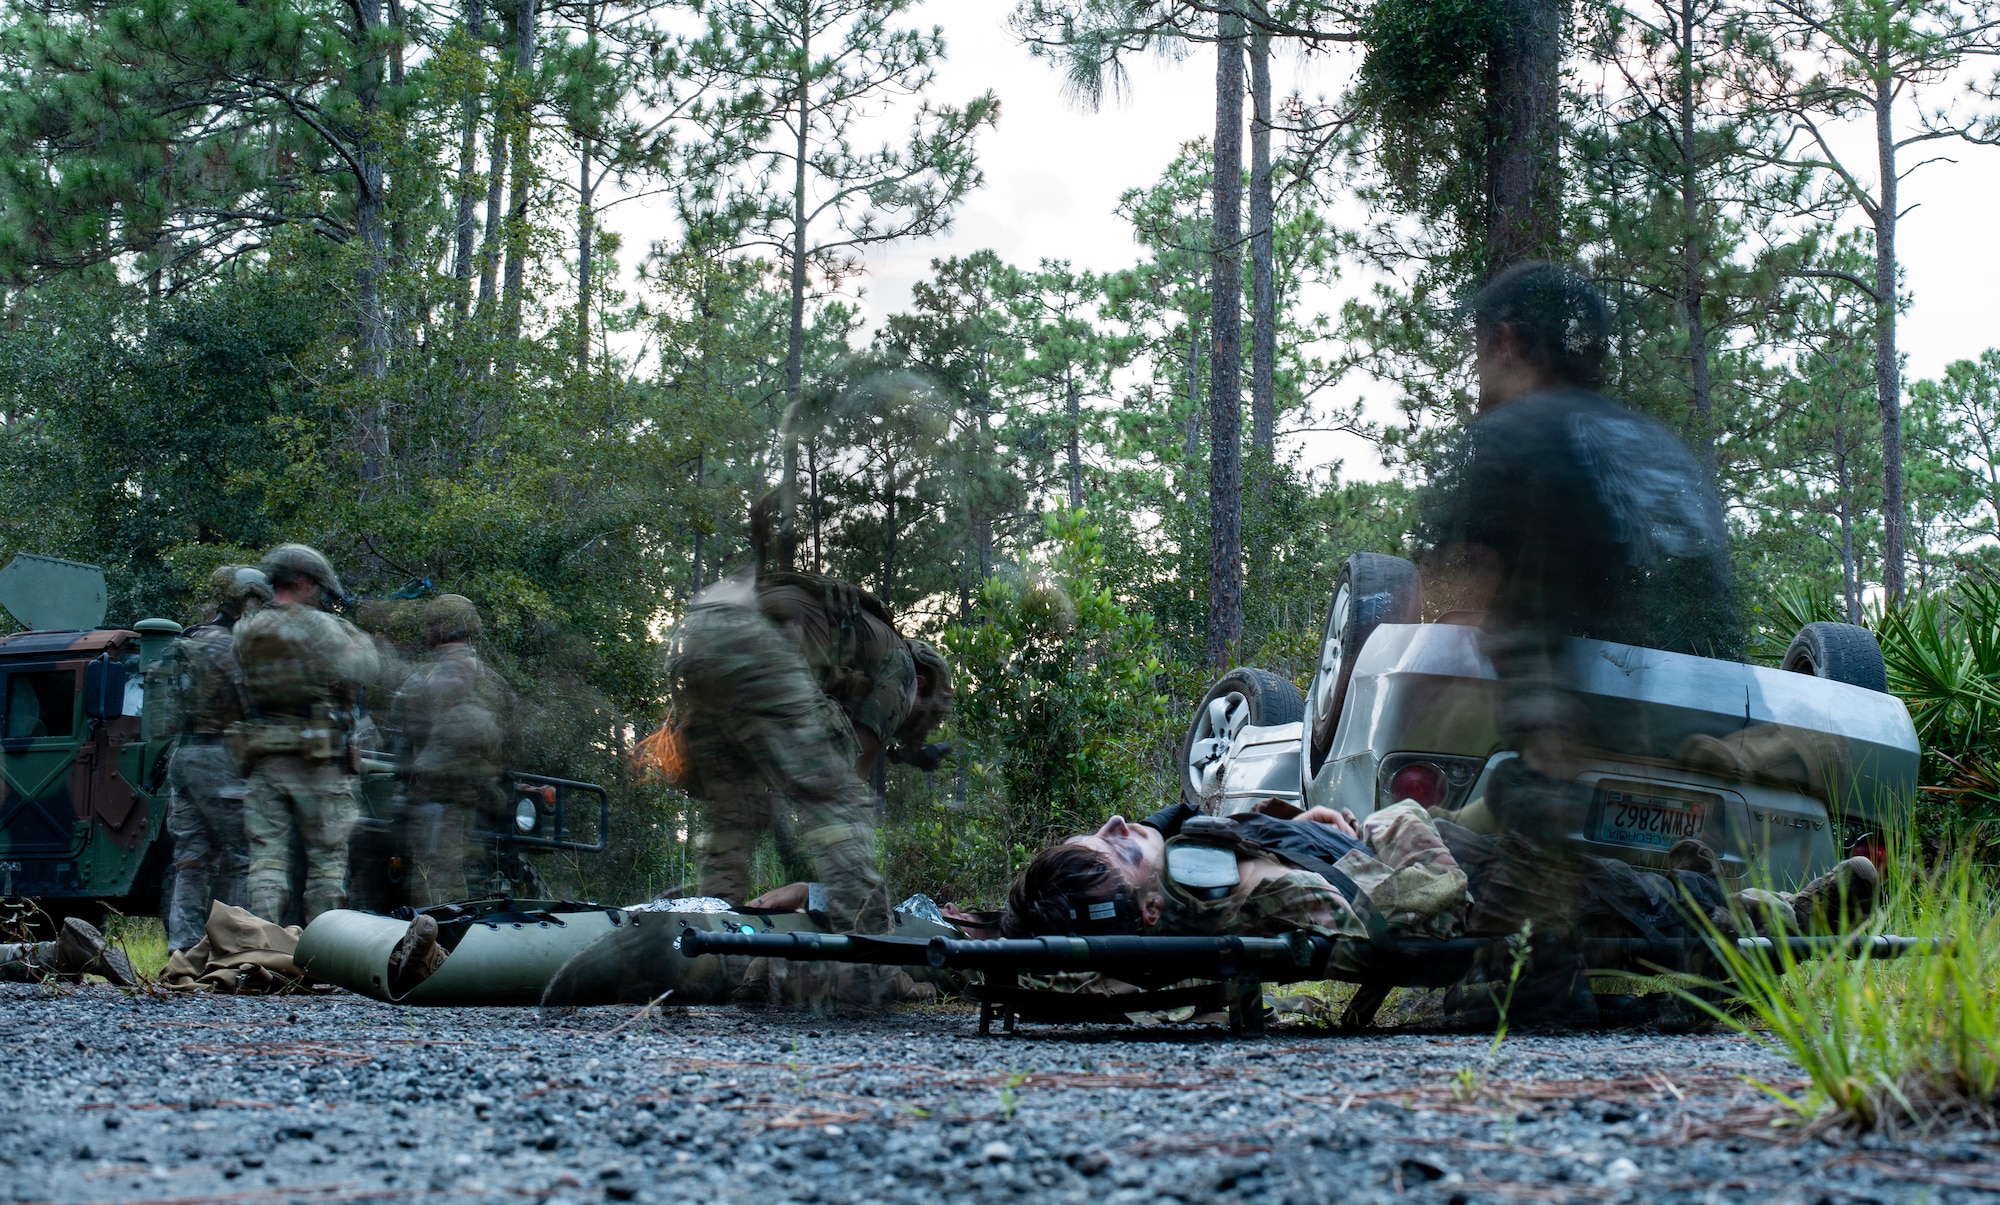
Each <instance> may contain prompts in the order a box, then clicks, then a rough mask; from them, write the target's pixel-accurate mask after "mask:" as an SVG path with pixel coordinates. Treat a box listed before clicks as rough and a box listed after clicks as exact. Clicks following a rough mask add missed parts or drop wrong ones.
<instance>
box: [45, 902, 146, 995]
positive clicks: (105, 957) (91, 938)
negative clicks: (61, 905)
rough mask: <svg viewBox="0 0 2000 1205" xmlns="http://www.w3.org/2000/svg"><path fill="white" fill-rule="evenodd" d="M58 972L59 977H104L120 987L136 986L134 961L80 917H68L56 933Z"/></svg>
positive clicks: (56, 966)
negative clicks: (133, 968)
mask: <svg viewBox="0 0 2000 1205" xmlns="http://www.w3.org/2000/svg"><path fill="white" fill-rule="evenodd" d="M55 947H56V950H55V953H56V965H55V968H54V969H55V971H56V973H57V974H60V975H102V976H104V978H105V979H107V980H109V981H110V982H112V983H114V984H116V985H117V986H119V987H137V986H138V985H139V976H138V975H137V974H135V973H133V970H132V960H131V959H129V958H127V957H125V951H123V950H121V949H119V948H118V947H116V946H114V945H112V944H111V943H110V942H108V941H106V940H104V934H102V933H100V932H98V930H97V926H96V925H93V924H91V923H90V922H89V921H87V920H84V919H83V918H82V917H80V916H66V917H64V918H63V923H62V927H61V928H60V929H59V930H57V932H56V941H55Z"/></svg>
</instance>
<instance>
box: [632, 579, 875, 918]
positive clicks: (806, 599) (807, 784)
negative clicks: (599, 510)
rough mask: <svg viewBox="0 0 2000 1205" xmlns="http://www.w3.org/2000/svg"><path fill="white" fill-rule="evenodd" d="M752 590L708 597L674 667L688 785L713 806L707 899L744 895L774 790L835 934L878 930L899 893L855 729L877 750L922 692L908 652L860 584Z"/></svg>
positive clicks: (722, 587)
mask: <svg viewBox="0 0 2000 1205" xmlns="http://www.w3.org/2000/svg"><path fill="white" fill-rule="evenodd" d="M754 589H755V594H754V595H753V594H752V590H753V587H752V586H751V585H750V584H749V583H748V582H744V581H741V580H736V581H730V582H724V583H719V584H718V585H717V586H714V587H711V588H710V589H709V590H707V591H704V592H703V594H702V595H701V596H700V597H698V598H696V600H695V602H694V605H693V606H691V607H690V608H689V609H688V613H687V615H686V616H685V617H683V618H682V620H681V622H680V624H679V627H678V630H677V632H676V633H675V643H676V650H677V651H676V652H675V653H674V655H673V657H672V658H671V660H670V662H669V664H668V684H669V690H670V691H671V693H672V701H673V706H674V714H675V716H676V718H677V720H678V722H679V723H680V725H681V737H682V742H683V747H684V749H685V753H686V758H687V765H688V771H687V781H686V783H685V786H686V787H687V790H688V792H689V794H691V795H693V796H694V797H695V798H696V799H698V800H700V801H701V802H702V804H703V806H704V812H705V816H704V820H705V823H704V832H703V835H702V841H701V868H702V869H701V890H702V893H703V894H704V895H713V896H718V897H721V898H723V899H727V900H731V901H733V902H740V901H742V899H743V898H744V897H745V896H746V895H747V894H748V892H749V888H750V873H749V872H750V859H751V855H752V854H753V853H754V852H755V851H756V848H757V844H758V842H759V840H760V839H761V838H762V837H763V835H764V834H765V833H766V832H768V831H770V830H771V828H772V826H773V816H774V813H773V796H774V794H775V795H777V796H778V797H780V798H781V799H782V800H783V801H784V802H783V804H782V805H781V806H784V805H790V806H795V807H796V808H797V810H798V815H799V818H800V828H801V830H802V834H801V835H802V836H803V837H804V840H805V843H806V847H807V850H808V852H809V853H810V855H811V856H812V858H813V861H814V863H815V864H816V867H817V871H818V876H819V880H820V881H821V882H822V883H823V884H825V886H826V889H827V900H828V917H829V919H830V920H831V921H832V923H833V924H834V926H835V927H836V928H841V929H845V928H855V929H862V930H876V929H880V928H881V927H883V926H885V925H886V924H887V922H888V909H889V899H888V892H887V888H886V886H885V885H884V883H883V879H882V872H881V869H880V866H879V865H878V863H877V859H876V848H875V803H874V797H873V795H872V793H871V792H870V791H869V789H868V786H867V785H866V784H865V783H864V782H863V781H862V780H861V777H860V773H859V767H858V763H859V762H860V760H861V755H862V751H863V746H862V737H861V736H860V735H859V734H857V732H856V725H857V722H859V724H860V725H861V726H862V727H864V728H865V729H867V730H868V736H869V737H871V738H873V739H875V740H876V742H877V744H878V747H879V744H880V743H881V742H884V741H886V740H888V739H889V738H890V737H892V736H893V735H894V734H895V732H896V731H897V729H898V728H899V727H900V726H901V725H902V722H903V720H904V719H905V718H906V717H907V715H908V714H909V711H910V707H911V705H912V703H913V702H914V693H915V672H914V668H913V666H912V662H911V660H910V656H909V651H908V650H907V649H906V648H904V647H903V646H902V641H901V639H900V638H899V637H897V636H896V634H895V629H894V628H893V627H890V626H889V624H888V623H887V618H886V614H885V613H882V612H881V610H880V606H881V605H880V604H879V603H876V602H875V601H874V600H873V599H872V598H868V597H867V596H866V595H864V594H863V592H861V591H859V590H856V589H854V588H853V587H851V586H845V585H843V584H841V583H838V582H831V581H827V580H826V579H823V578H805V577H802V576H799V575H790V574H785V575H775V576H774V577H773V578H767V579H762V580H760V581H759V582H758V584H757V586H756V587H754ZM774 616H775V618H774ZM780 624H782V625H783V626H782V627H781V626H780Z"/></svg>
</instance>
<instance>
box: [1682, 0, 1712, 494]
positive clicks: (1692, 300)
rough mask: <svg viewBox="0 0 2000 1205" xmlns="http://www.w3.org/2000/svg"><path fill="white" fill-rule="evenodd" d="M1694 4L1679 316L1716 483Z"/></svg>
mask: <svg viewBox="0 0 2000 1205" xmlns="http://www.w3.org/2000/svg"><path fill="white" fill-rule="evenodd" d="M1694 22H1695V0H1681V30H1680V36H1681V39H1682V43H1681V45H1680V47H1679V51H1680V56H1681V78H1680V90H1679V91H1680V95H1679V97H1678V98H1677V99H1678V102H1679V108H1680V113H1679V115H1678V116H1679V124H1680V131H1679V135H1680V137H1679V142H1680V148H1679V150H1680V160H1681V161H1680V171H1681V315H1682V321H1683V322H1684V323H1685V324H1686V326H1687V341H1688V380H1689V382H1690V385H1691V387H1692V390H1693V394H1694V398H1693V401H1694V417H1695V435H1696V438H1697V440H1698V441H1699V447H1700V451H1701V461H1702V466H1703V467H1704V468H1706V469H1707V470H1708V479H1709V480H1710V481H1714V480H1715V479H1716V461H1715V400H1714V386H1713V384H1712V383H1711V381H1710V379H1709V363H1708V323H1707V321H1706V320H1705V319H1704V317H1703V316H1702V302H1703V300H1704V299H1705V298H1706V296H1707V293H1708V282H1707V281H1706V280H1705V279H1704V278H1703V276H1702V263H1701V260H1702V247H1703V244H1704V243H1705V242H1706V240H1705V239H1704V237H1703V230H1702V213H1701V204H1702V195H1701V177H1700V171H1699V166H1700V165H1699V162H1698V160H1697V159H1696V157H1695V136H1696V129H1695V109H1694V100H1695V97H1694V56H1695V35H1694Z"/></svg>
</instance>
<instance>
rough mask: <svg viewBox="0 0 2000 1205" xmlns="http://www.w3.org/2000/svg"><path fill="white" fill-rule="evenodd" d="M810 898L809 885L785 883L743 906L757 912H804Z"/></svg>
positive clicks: (747, 901) (744, 903)
mask: <svg viewBox="0 0 2000 1205" xmlns="http://www.w3.org/2000/svg"><path fill="white" fill-rule="evenodd" d="M811 898H812V884H811V883H787V884H785V885H784V886H783V887H774V888H772V889H771V890H769V891H766V892H765V893H764V894H762V895H760V896H758V897H757V898H756V899H754V900H745V901H744V902H743V906H744V907H745V908H752V909H755V910H756V911H758V912H804V911H805V910H806V902H807V901H808V900H809V899H811Z"/></svg>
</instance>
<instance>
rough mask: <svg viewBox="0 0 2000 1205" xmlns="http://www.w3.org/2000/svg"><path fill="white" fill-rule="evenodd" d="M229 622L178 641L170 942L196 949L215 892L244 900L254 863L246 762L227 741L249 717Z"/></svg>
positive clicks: (227, 899)
mask: <svg viewBox="0 0 2000 1205" xmlns="http://www.w3.org/2000/svg"><path fill="white" fill-rule="evenodd" d="M232 646H233V639H232V636H231V632H230V628H229V627H227V626H225V625H223V624H220V623H205V624H202V625H200V626H199V627H193V628H189V629H188V630H187V631H186V632H185V633H183V634H182V637H181V640H180V643H178V644H177V645H176V646H175V651H176V653H177V654H178V656H177V660H178V662H179V665H178V670H179V672H178V674H177V675H176V676H177V677H178V679H179V681H178V682H177V683H176V686H177V698H178V702H179V705H180V719H181V734H180V743H179V744H178V745H176V746H175V747H174V755H173V761H172V762H171V763H170V764H169V767H168V770H167V782H168V784H169V785H170V786H171V787H172V788H173V795H172V799H171V801H170V802H169V803H168V805H167V829H168V831H169V832H171V833H172V834H173V837H174V890H173V896H172V898H171V900H170V901H169V902H168V905H167V945H168V947H169V948H171V949H175V950H188V949H193V948H194V946H195V945H196V943H198V942H200V941H201V939H202V936H203V934H204V932H205V931H206V929H205V926H206V925H207V923H208V909H209V903H210V901H211V900H221V901H222V902H223V903H225V904H229V905H231V906H234V907H242V906H243V902H244V894H245V876H246V874H247V872H248V870H249V866H250V849H249V841H248V839H247V838H246V837H245V836H244V832H243V795H244V781H243V770H242V767H240V766H238V765H237V764H236V759H235V758H234V757H233V756H231V755H230V752H229V750H228V748H227V747H226V746H225V745H224V744H223V743H222V742H223V734H224V733H225V732H226V731H228V729H229V726H230V725H232V724H235V723H238V722H240V721H241V720H242V719H243V695H242V687H241V684H240V683H239V682H238V680H237V674H236V658H235V656H234V655H233V647H232Z"/></svg>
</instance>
